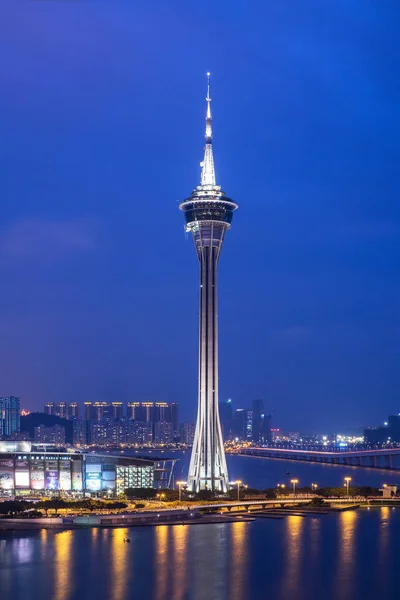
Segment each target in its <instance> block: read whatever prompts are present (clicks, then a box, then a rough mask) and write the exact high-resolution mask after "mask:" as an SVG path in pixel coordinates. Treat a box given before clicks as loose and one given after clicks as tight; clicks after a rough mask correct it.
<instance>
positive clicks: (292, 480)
mask: <svg viewBox="0 0 400 600" xmlns="http://www.w3.org/2000/svg"><path fill="white" fill-rule="evenodd" d="M290 483H292V484H293V496H295V495H296V484H297V483H299V480H298V479H291V480H290Z"/></svg>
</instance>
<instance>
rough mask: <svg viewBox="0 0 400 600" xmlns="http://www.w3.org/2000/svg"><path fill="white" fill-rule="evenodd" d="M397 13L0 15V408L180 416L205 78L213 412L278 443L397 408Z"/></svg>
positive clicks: (159, 7)
mask: <svg viewBox="0 0 400 600" xmlns="http://www.w3.org/2000/svg"><path fill="white" fill-rule="evenodd" d="M399 27H400V10H399V4H398V0H393V1H391V0H379V1H376V2H372V1H369V0H324V1H323V2H321V0H303V1H302V2H293V1H289V0H279V2H276V1H274V2H273V1H272V0H271V1H270V0H257V1H255V2H246V1H245V0H223V1H222V0H221V1H215V0H213V1H204V0H203V1H202V2H187V0H182V1H178V2H174V1H173V0H172V1H171V2H165V1H162V0H154V1H151V0H149V1H148V2H134V1H132V0H130V1H129V2H128V1H123V0H112V1H111V0H110V1H104V2H103V1H100V0H86V1H85V0H80V1H79V0H70V1H66V0H65V1H57V0H42V1H39V0H38V1H34V0H31V1H30V2H15V1H14V2H12V1H11V0H9V1H4V2H2V3H1V7H0V56H1V57H2V58H1V60H0V89H1V92H0V115H1V117H0V123H1V124H0V161H1V162H0V165H1V167H0V193H1V196H0V197H1V204H0V211H1V213H0V214H1V218H0V281H1V291H2V293H1V296H0V333H1V346H0V395H9V394H14V395H19V396H21V404H22V405H23V406H24V407H26V408H29V409H39V408H40V409H41V407H42V405H43V403H44V402H47V401H72V400H78V401H82V402H83V401H85V400H92V401H96V400H110V401H111V400H124V401H130V400H154V401H158V400H159V401H178V402H179V403H180V404H181V406H182V411H181V412H182V415H181V416H182V419H191V420H192V419H194V418H195V410H196V403H197V314H198V293H197V292H198V290H197V286H198V264H197V258H196V254H195V250H194V247H193V242H192V240H191V239H187V236H186V234H185V232H184V219H183V214H182V213H181V212H180V211H179V210H178V204H179V202H180V201H181V200H183V199H184V198H186V197H187V196H188V195H189V194H190V192H191V190H192V189H193V188H194V187H195V186H196V185H198V184H199V183H200V180H199V178H200V167H199V161H200V160H201V155H202V148H203V143H204V115H205V101H204V98H205V94H206V90H205V86H206V77H205V73H206V71H207V70H210V71H211V73H212V78H213V79H212V97H213V102H212V108H213V117H214V121H213V123H214V158H215V162H216V174H217V183H219V184H221V185H222V186H223V189H224V190H225V191H226V193H227V194H228V195H229V196H230V197H232V198H233V199H234V200H235V201H236V202H237V203H238V204H239V210H238V211H237V212H236V213H235V217H234V221H233V227H232V230H231V231H230V232H229V233H228V235H227V237H226V241H225V246H224V249H223V252H222V258H221V262H220V311H219V313H220V319H219V323H220V399H226V398H228V397H231V398H232V400H233V401H234V403H235V406H240V407H246V406H250V404H251V401H252V399H254V398H260V397H261V398H264V400H265V405H266V410H267V411H268V412H269V411H272V410H273V409H274V415H275V421H274V423H275V425H276V426H281V427H282V428H284V429H299V428H300V429H302V430H307V431H312V430H313V429H314V428H319V429H324V428H325V429H327V430H335V429H338V428H342V429H344V428H345V427H353V426H354V427H355V426H359V425H364V424H371V423H374V422H381V421H383V420H385V418H386V415H387V414H389V413H393V412H395V413H398V412H400V326H399V312H400V308H399V305H400V283H399V266H400V265H399V263H400V244H399V235H400V210H399V163H400V150H399V141H400V121H399V109H400V84H399V64H400V38H399Z"/></svg>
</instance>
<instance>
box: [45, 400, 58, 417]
mask: <svg viewBox="0 0 400 600" xmlns="http://www.w3.org/2000/svg"><path fill="white" fill-rule="evenodd" d="M44 414H45V415H55V414H56V405H55V403H54V402H46V404H45V405H44Z"/></svg>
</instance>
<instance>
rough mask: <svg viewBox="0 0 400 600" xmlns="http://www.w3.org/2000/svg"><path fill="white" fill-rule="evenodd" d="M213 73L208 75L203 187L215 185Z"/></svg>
mask: <svg viewBox="0 0 400 600" xmlns="http://www.w3.org/2000/svg"><path fill="white" fill-rule="evenodd" d="M210 77H211V73H207V98H206V101H207V112H206V145H205V146H204V160H203V161H202V162H201V163H200V164H201V168H202V169H201V185H215V170H214V157H213V150H212V118H211V85H210Z"/></svg>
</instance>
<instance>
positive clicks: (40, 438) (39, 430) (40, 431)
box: [34, 425, 65, 445]
mask: <svg viewBox="0 0 400 600" xmlns="http://www.w3.org/2000/svg"><path fill="white" fill-rule="evenodd" d="M34 441H35V442H36V443H37V444H56V445H63V444H65V427H62V426H61V425H52V426H51V427H46V426H45V425H38V427H35V428H34Z"/></svg>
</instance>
